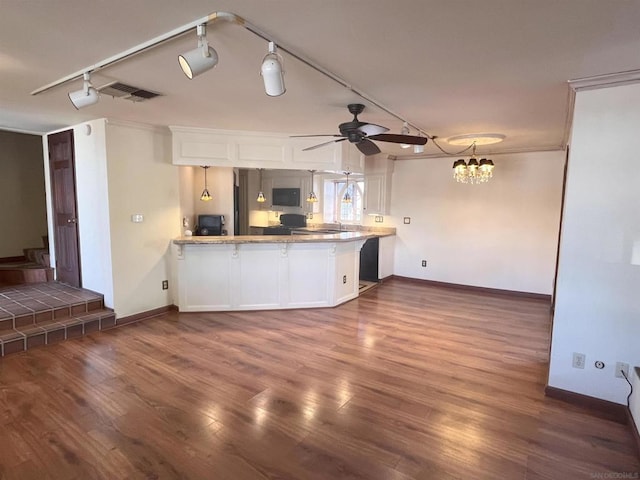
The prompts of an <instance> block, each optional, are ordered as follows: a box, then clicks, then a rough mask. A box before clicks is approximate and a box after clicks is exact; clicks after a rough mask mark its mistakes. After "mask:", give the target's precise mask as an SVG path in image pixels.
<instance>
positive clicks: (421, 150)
mask: <svg viewBox="0 0 640 480" xmlns="http://www.w3.org/2000/svg"><path fill="white" fill-rule="evenodd" d="M418 136H419V137H422V135H421V134H420V133H419V132H418ZM413 153H424V145H414V146H413Z"/></svg>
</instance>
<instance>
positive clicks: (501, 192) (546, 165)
mask: <svg viewBox="0 0 640 480" xmlns="http://www.w3.org/2000/svg"><path fill="white" fill-rule="evenodd" d="M467 158H468V157H467ZM490 158H492V159H493V161H494V162H495V164H496V167H495V172H494V178H493V179H492V180H491V181H490V182H489V183H487V184H482V185H467V184H460V183H456V182H455V181H454V180H453V178H452V170H451V166H452V164H453V161H454V159H453V158H430V159H416V160H402V161H397V162H396V164H395V170H394V173H393V187H392V191H391V215H389V216H385V223H384V224H382V225H383V226H394V227H396V228H397V237H396V249H395V250H396V251H395V269H394V273H395V274H396V275H400V276H405V277H412V278H423V279H426V280H434V281H439V282H448V283H457V284H462V285H474V286H479V287H487V288H497V289H503V290H515V291H522V292H531V293H540V294H547V295H548V294H551V292H552V289H553V277H554V269H555V259H556V250H557V242H558V229H559V221H560V200H561V193H562V177H563V166H564V158H565V153H564V152H561V151H557V152H531V153H519V154H503V155H492V156H490ZM404 217H410V218H411V223H410V224H404V223H403V218H404ZM422 260H427V267H426V268H423V267H422V266H421V261H422Z"/></svg>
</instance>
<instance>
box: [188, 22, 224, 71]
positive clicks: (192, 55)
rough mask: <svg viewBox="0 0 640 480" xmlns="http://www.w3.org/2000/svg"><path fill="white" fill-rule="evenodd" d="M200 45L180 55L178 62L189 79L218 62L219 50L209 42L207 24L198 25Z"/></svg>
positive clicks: (197, 32) (197, 31)
mask: <svg viewBox="0 0 640 480" xmlns="http://www.w3.org/2000/svg"><path fill="white" fill-rule="evenodd" d="M196 34H197V35H198V47H197V48H194V49H193V50H190V51H188V52H187V53H183V54H182V55H179V56H178V63H179V64H180V68H181V69H182V71H183V72H184V74H185V75H186V76H187V78H189V79H193V77H197V76H198V75H200V74H201V73H203V72H206V71H207V70H211V69H212V68H213V67H215V66H216V65H217V64H218V52H216V51H215V49H214V48H213V47H210V46H209V42H207V27H206V25H205V24H202V25H198V26H197V27H196Z"/></svg>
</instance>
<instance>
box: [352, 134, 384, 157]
mask: <svg viewBox="0 0 640 480" xmlns="http://www.w3.org/2000/svg"><path fill="white" fill-rule="evenodd" d="M356 147H358V150H360V151H361V152H362V153H363V154H364V155H375V154H376V153H380V149H379V148H378V146H377V145H376V144H375V143H373V142H372V141H371V140H367V139H366V138H365V139H364V140H362V141H360V142H358V143H356Z"/></svg>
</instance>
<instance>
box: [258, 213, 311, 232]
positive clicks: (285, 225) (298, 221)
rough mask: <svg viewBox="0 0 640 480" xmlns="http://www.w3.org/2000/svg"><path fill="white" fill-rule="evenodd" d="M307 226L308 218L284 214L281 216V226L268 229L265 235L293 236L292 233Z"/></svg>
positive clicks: (297, 214) (265, 230)
mask: <svg viewBox="0 0 640 480" xmlns="http://www.w3.org/2000/svg"><path fill="white" fill-rule="evenodd" d="M306 226H307V216H306V215H302V214H299V213H283V214H282V215H280V225H277V226H274V227H266V228H265V229H264V231H263V234H264V235H291V231H292V230H294V229H296V228H303V227H306Z"/></svg>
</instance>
